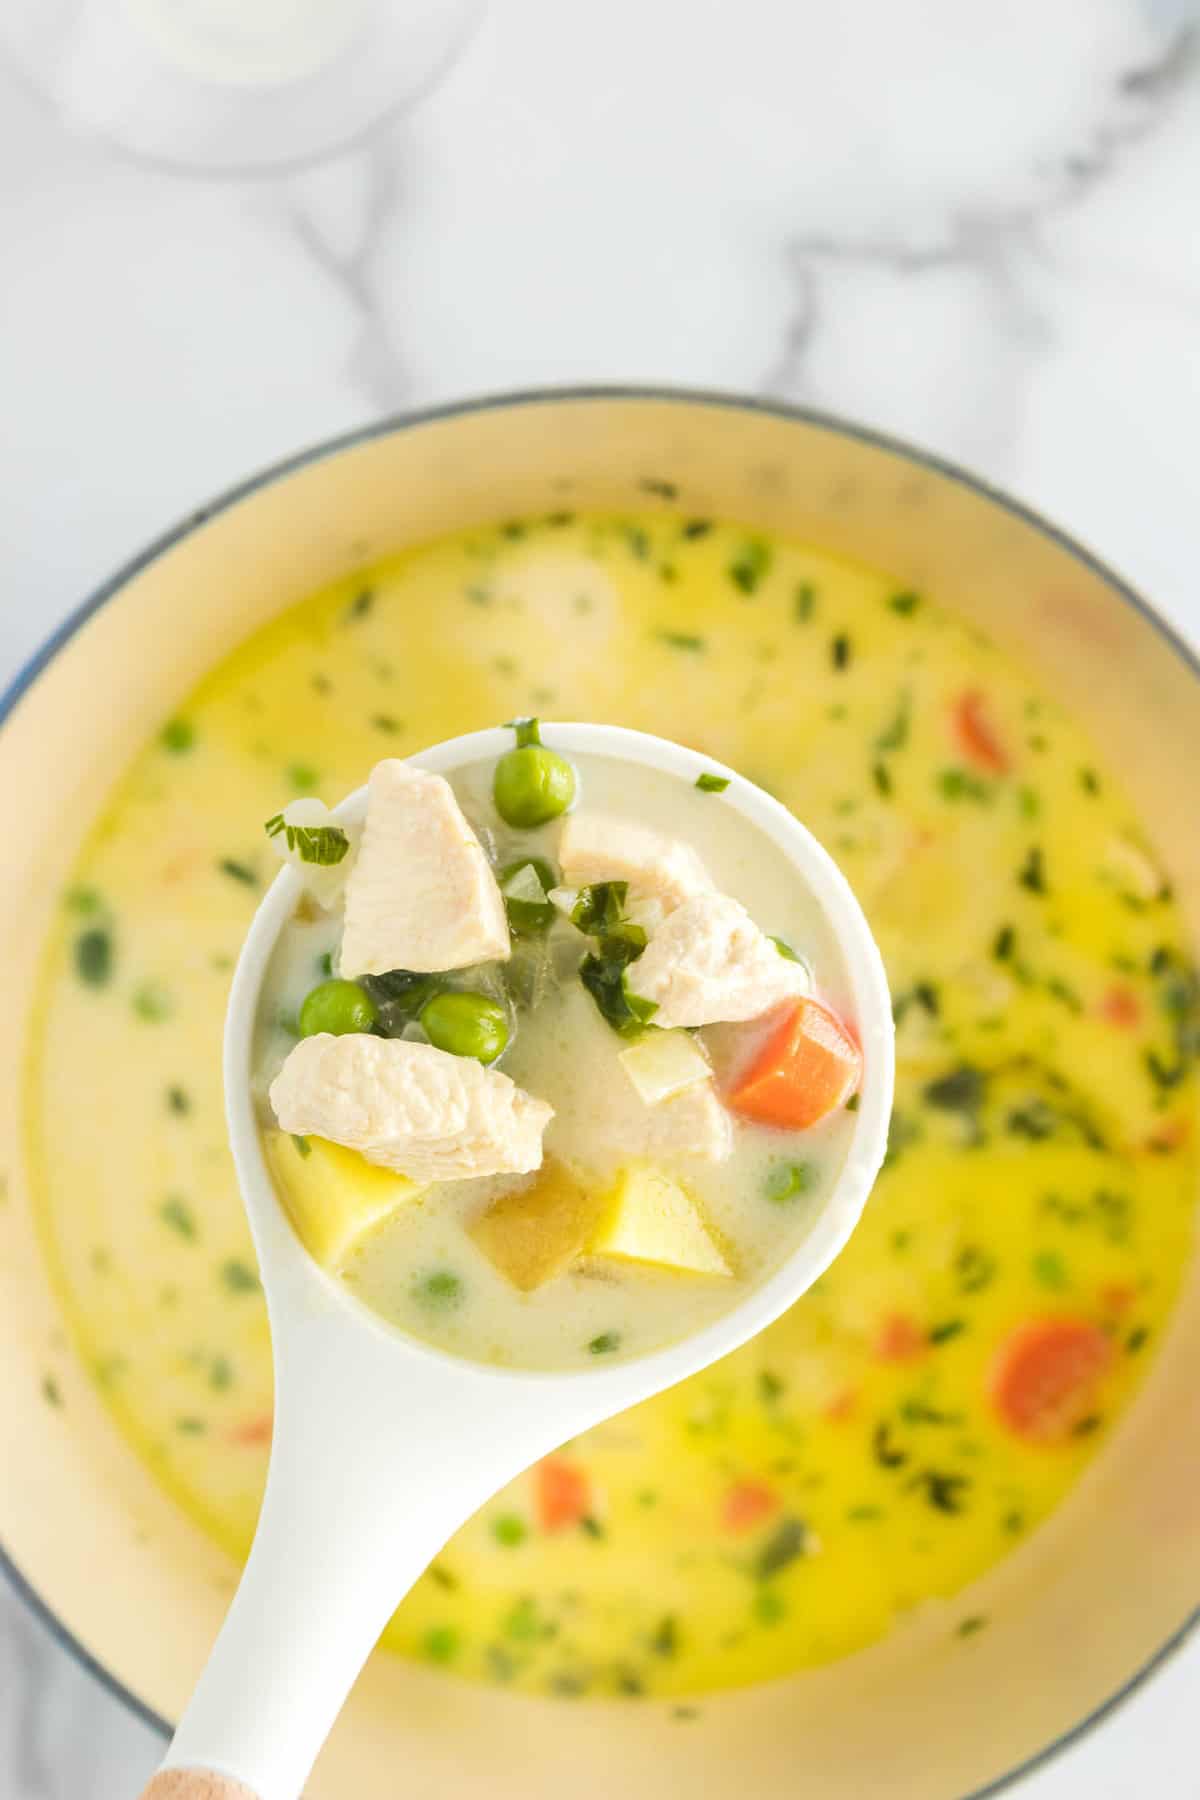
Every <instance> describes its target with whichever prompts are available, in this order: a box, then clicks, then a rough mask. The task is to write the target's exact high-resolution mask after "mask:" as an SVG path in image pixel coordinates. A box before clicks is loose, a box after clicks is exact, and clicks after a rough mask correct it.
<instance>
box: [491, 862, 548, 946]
mask: <svg viewBox="0 0 1200 1800" xmlns="http://www.w3.org/2000/svg"><path fill="white" fill-rule="evenodd" d="M523 869H529V870H531V871H532V873H533V875H534V877H535V879H536V880H537V882H538V883H539V885H540V887H541V889H542V892H543V893H545V894H548V893H549V892H550V889H551V888H552V887H557V886H558V876H557V875H556V874H555V872H554V870H553V869H552V868H551V866H550V864H549V863H548V862H546V860H545V859H544V857H541V856H521V857H518V858H517V860H516V862H510V863H506V864H505V866H504V868H502V869H501V871H500V892H501V893H502V894H503V895H504V907H505V911H506V912H507V913H508V922H509V925H510V926H511V927H512V929H513V930H514V931H515V932H516V933H517V935H518V936H519V937H534V936H537V935H538V934H540V933H541V932H543V931H549V929H550V927H551V925H552V924H553V923H554V910H555V909H554V902H553V901H552V900H522V899H521V898H520V896H519V894H510V893H509V891H508V889H509V883H510V882H512V881H514V880H515V879H516V877H517V876H519V875H520V874H521V871H522V870H523ZM530 885H532V884H530Z"/></svg>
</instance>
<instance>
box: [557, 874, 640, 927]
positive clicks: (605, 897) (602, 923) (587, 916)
mask: <svg viewBox="0 0 1200 1800" xmlns="http://www.w3.org/2000/svg"><path fill="white" fill-rule="evenodd" d="M628 893H629V883H628V882H627V881H595V882H592V883H591V884H590V886H588V887H581V888H580V890H579V896H578V898H577V899H576V901H575V904H574V906H573V907H572V908H571V914H570V917H571V923H572V925H574V927H575V929H576V931H582V933H583V935H584V936H585V937H603V936H605V935H606V934H607V933H609V932H611V931H614V930H615V929H616V928H617V926H619V925H620V923H621V921H622V920H623V918H624V917H625V900H626V896H627V895H628Z"/></svg>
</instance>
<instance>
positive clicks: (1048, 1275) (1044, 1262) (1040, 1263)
mask: <svg viewBox="0 0 1200 1800" xmlns="http://www.w3.org/2000/svg"><path fill="white" fill-rule="evenodd" d="M1030 1267H1031V1269H1032V1270H1033V1274H1034V1279H1035V1280H1037V1281H1040V1282H1041V1284H1042V1286H1043V1287H1048V1288H1053V1289H1054V1290H1055V1291H1056V1292H1057V1291H1058V1290H1059V1289H1061V1288H1065V1287H1066V1286H1067V1265H1066V1263H1065V1261H1064V1260H1063V1258H1062V1257H1061V1256H1060V1255H1059V1253H1058V1251H1057V1250H1039V1251H1038V1253H1037V1255H1036V1256H1035V1257H1034V1258H1033V1261H1032V1262H1031V1264H1030Z"/></svg>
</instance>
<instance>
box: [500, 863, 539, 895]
mask: <svg viewBox="0 0 1200 1800" xmlns="http://www.w3.org/2000/svg"><path fill="white" fill-rule="evenodd" d="M500 892H501V893H502V894H503V895H504V897H505V899H506V900H526V901H528V902H530V904H531V905H533V906H545V904H546V898H547V896H546V890H545V888H544V887H543V886H542V884H541V882H540V881H539V880H538V872H537V870H536V869H535V868H534V866H533V864H532V863H531V862H527V863H522V864H521V867H520V868H519V869H517V870H516V871H515V873H514V874H512V875H510V876H509V878H508V880H507V881H506V882H504V883H503V884H502V885H501V888H500Z"/></svg>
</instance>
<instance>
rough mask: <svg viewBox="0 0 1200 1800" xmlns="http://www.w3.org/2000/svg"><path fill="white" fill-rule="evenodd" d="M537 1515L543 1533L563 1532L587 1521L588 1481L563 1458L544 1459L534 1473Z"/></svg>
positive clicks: (589, 1491) (589, 1495) (588, 1504)
mask: <svg viewBox="0 0 1200 1800" xmlns="http://www.w3.org/2000/svg"><path fill="white" fill-rule="evenodd" d="M534 1484H535V1498H536V1502H537V1515H538V1520H539V1522H540V1524H541V1527H542V1530H543V1531H563V1530H565V1529H566V1527H567V1526H568V1525H578V1523H579V1521H580V1519H584V1518H586V1517H587V1514H588V1508H589V1506H590V1503H591V1490H590V1488H589V1485H588V1478H587V1476H586V1475H585V1474H584V1473H583V1470H582V1469H577V1468H576V1467H575V1464H574V1463H569V1462H566V1461H564V1459H563V1458H562V1457H561V1456H544V1457H543V1458H542V1460H541V1462H540V1463H538V1465H537V1468H536V1469H535V1470H534Z"/></svg>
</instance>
